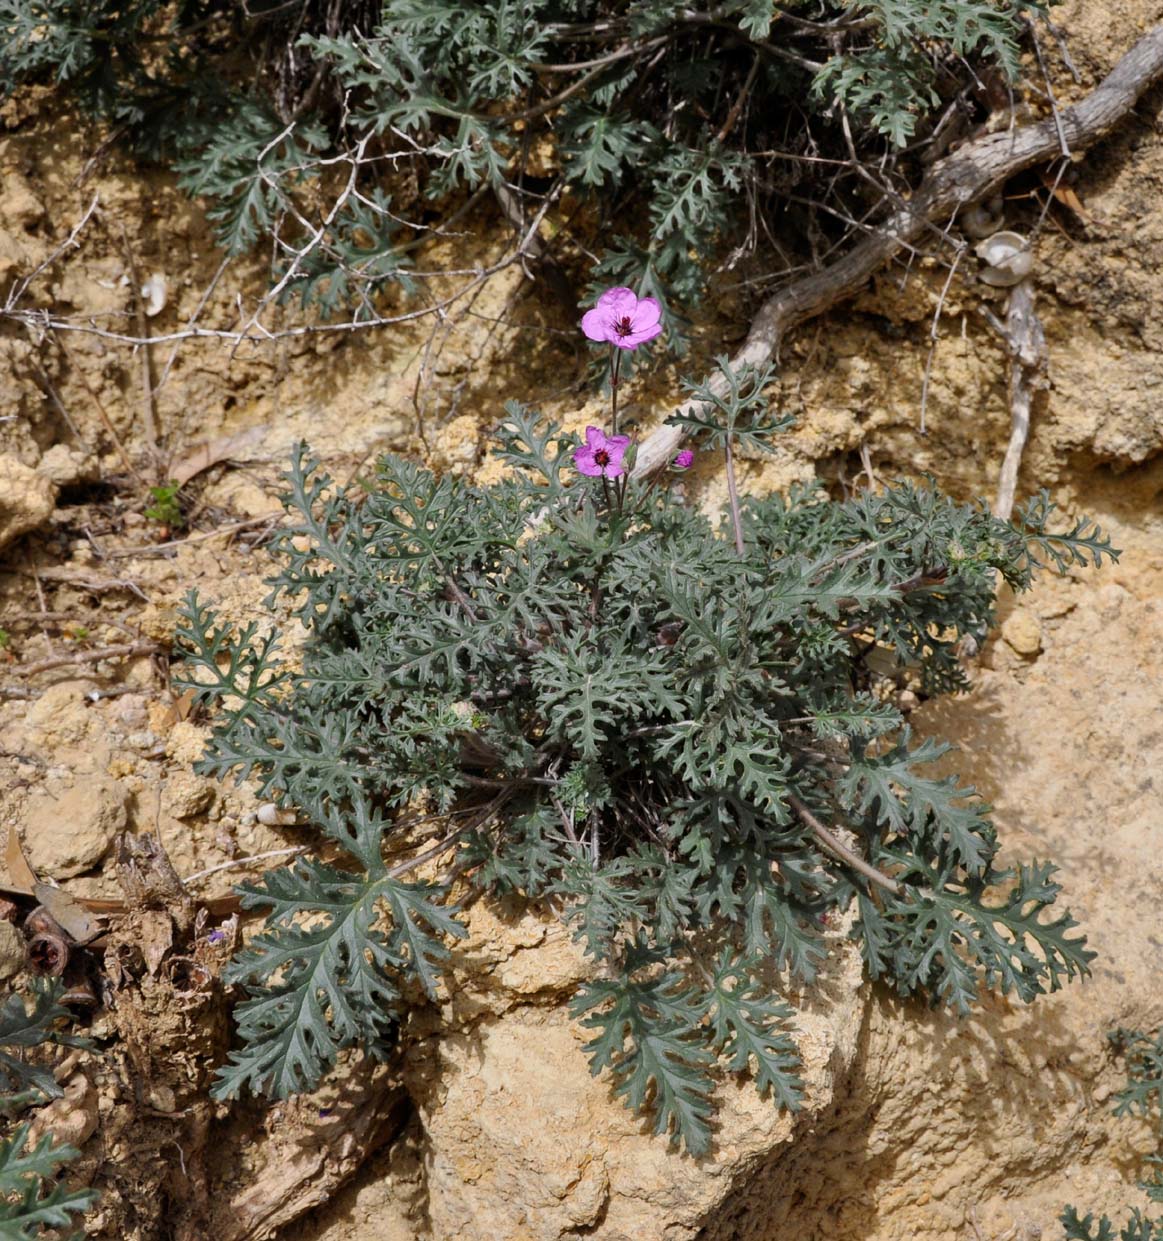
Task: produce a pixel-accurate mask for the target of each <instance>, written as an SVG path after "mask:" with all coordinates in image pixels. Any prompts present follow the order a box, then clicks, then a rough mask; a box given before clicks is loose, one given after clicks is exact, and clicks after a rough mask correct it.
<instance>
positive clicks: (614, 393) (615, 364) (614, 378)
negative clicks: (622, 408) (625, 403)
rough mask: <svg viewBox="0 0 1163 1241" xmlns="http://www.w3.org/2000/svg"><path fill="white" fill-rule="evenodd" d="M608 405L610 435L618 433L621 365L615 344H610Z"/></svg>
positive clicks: (620, 356)
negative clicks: (619, 374) (609, 410)
mask: <svg viewBox="0 0 1163 1241" xmlns="http://www.w3.org/2000/svg"><path fill="white" fill-rule="evenodd" d="M610 353H611V357H610V405H611V421H612V422H613V424H614V429H613V431H611V432H610V434H611V435H617V434H618V371H619V370H620V369H621V367H622V351H621V349H619V348H618V346H617V345H611V346H610Z"/></svg>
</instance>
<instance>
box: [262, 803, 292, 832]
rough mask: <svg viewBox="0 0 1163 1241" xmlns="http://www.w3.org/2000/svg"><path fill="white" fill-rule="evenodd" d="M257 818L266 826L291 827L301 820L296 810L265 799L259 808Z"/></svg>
mask: <svg viewBox="0 0 1163 1241" xmlns="http://www.w3.org/2000/svg"><path fill="white" fill-rule="evenodd" d="M256 818H257V819H258V821H259V822H260V823H262V824H263V825H264V826H265V827H290V826H291V825H292V824H293V823H297V822H298V821H299V816H298V814H297V813H296V812H295V811H294V810H290V809H284V808H283V807H281V806H277V805H276V804H275V803H274V802H273V801H264V802H263V804H262V805H261V806H259V808H258V814H257V815H256Z"/></svg>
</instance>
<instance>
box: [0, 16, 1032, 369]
mask: <svg viewBox="0 0 1163 1241" xmlns="http://www.w3.org/2000/svg"><path fill="white" fill-rule="evenodd" d="M1045 7H1046V5H1045V4H1044V3H1042V0H937V2H935V3H934V2H932V0H862V2H861V3H858V4H852V3H847V2H846V0H820V2H819V3H815V4H810V5H805V4H803V3H800V2H796V0H793V2H791V3H787V4H784V5H778V6H776V5H772V4H771V3H768V2H766V0H728V3H725V4H724V3H710V2H706V3H696V4H691V3H687V2H686V0H683V2H682V3H678V0H630V2H629V3H624V4H613V3H611V2H610V0H383V2H382V3H373V2H372V0H352V2H349V3H345V4H343V5H340V6H336V5H333V4H325V3H322V0H303V2H302V3H297V4H263V5H247V6H242V9H243V11H241V12H240V11H239V6H237V5H235V4H232V3H228V2H227V0H182V2H181V3H178V4H169V5H163V4H161V3H159V2H158V0H132V2H131V3H117V4H113V3H111V2H110V0H99V2H97V3H87V2H86V3H82V2H80V0H0V95H6V94H10V93H12V92H13V91H15V90H16V89H17V88H18V87H19V86H20V85H21V84H23V83H26V82H37V81H52V82H54V83H55V84H57V85H58V86H59V88H60V89H61V90H62V91H67V92H70V93H71V94H72V95H73V96H74V97H75V98H76V99H77V101H78V103H79V105H80V108H81V111H82V112H83V113H86V114H88V115H90V116H93V117H94V118H96V119H99V120H100V121H102V122H108V123H111V124H112V125H113V126H114V127H115V133H116V135H117V136H118V137H119V138H122V139H127V140H130V141H132V142H133V143H134V144H135V145H136V147H137V149H138V150H140V151H142V152H144V153H146V154H148V155H150V156H151V157H154V158H159V159H162V160H164V161H166V162H168V163H170V164H172V165H173V166H175V167H176V168H177V169H178V171H179V172H180V174H181V182H182V185H183V186H184V187H185V188H186V190H188V191H189V192H190V193H191V194H193V195H197V196H200V197H202V198H204V199H205V200H206V201H207V202H208V203H209V205H210V215H211V218H212V220H213V221H214V224H215V226H216V228H217V231H218V236H219V240H220V242H221V244H222V246H223V247H224V248H225V249H226V250H227V251H228V252H229V253H232V254H233V253H239V252H241V251H244V250H248V249H251V248H253V247H254V246H256V245H262V246H263V247H264V249H265V250H266V251H267V252H269V253H270V254H271V255H272V269H273V270H272V275H273V277H274V278H275V279H277V280H279V281H281V282H282V283H281V290H282V293H283V295H284V297H288V298H292V297H293V298H299V299H301V301H302V303H303V305H304V306H305V307H309V308H311V309H313V310H314V311H315V312H317V313H319V314H321V315H323V316H337V315H340V314H344V315H350V316H351V319H352V321H353V322H361V321H362V322H366V321H368V320H370V319H373V318H375V317H376V315H377V314H379V313H382V312H383V310H384V306H385V299H386V298H387V297H389V296H391V297H395V296H397V295H401V294H402V295H403V296H404V297H407V296H408V295H409V294H410V293H411V292H412V291H413V289H414V288H415V287H416V282H417V279H418V278H417V277H416V276H415V275H414V274H413V273H414V272H415V271H416V270H417V269H419V270H423V269H425V268H426V267H427V264H426V263H416V262H415V254H416V251H417V250H418V249H419V248H421V247H423V246H424V245H425V244H426V242H427V241H428V240H429V239H430V238H432V237H434V236H436V237H439V236H441V235H444V234H445V233H456V232H457V231H458V230H461V229H463V227H464V222H465V221H464V211H465V210H466V200H467V199H468V196H469V195H470V194H472V193H473V192H474V191H477V190H480V189H488V188H493V189H499V188H502V187H504V189H505V191H506V192H507V193H510V194H516V195H517V198H518V200H519V202H520V204H521V209H522V211H523V213H524V215H525V216H526V217H527V218H528V217H531V216H532V215H533V213H535V212H536V211H537V209H538V206H539V205H540V203H541V201H542V196H543V195H544V194H546V193H553V194H555V195H556V194H559V193H560V192H561V191H562V190H565V189H568V191H569V192H570V194H571V195H572V200H573V202H574V203H575V204H576V206H575V207H574V208H573V209H571V215H572V216H574V217H575V218H576V220H577V222H578V225H579V227H580V228H581V229H582V231H583V232H584V233H585V234H587V236H586V244H585V245H584V246H583V250H584V251H585V253H586V254H587V255H589V256H590V259H591V260H592V259H593V258H595V257H596V262H590V270H589V271H588V275H589V276H590V278H591V279H592V280H593V281H594V286H593V287H594V288H601V287H605V286H608V285H610V284H624V285H632V286H634V287H635V288H637V289H638V291H639V292H640V293H642V294H649V295H651V296H657V297H660V298H661V299H662V300H663V301H664V303H666V304H667V305H669V307H670V309H671V312H672V313H671V314H669V315H668V316H667V325H668V337H669V340H670V343H671V344H672V345H678V344H679V343H680V342H681V329H682V324H683V319H682V313H683V308H684V307H689V306H690V305H691V303H692V302H693V301H694V300H696V299H697V298H698V296H699V294H700V291H701V290H702V288H703V286H704V284H705V281H706V279H707V277H708V274H709V271H710V270H711V269H712V268H713V267H714V266H715V265H716V264H718V263H720V262H722V260H723V259H724V258H725V257H726V256H727V255H729V254H730V253H731V252H732V250H734V249H735V248H736V247H738V246H740V245H741V244H742V245H743V246H744V247H748V246H754V245H756V244H757V238H756V219H757V215H761V216H762V218H763V219H764V220H765V221H768V220H769V221H771V224H770V225H765V227H770V228H771V229H773V230H774V231H775V232H777V233H778V234H780V236H781V237H783V238H784V241H781V243H780V245H781V246H783V245H784V244H785V242H786V241H787V240H788V238H789V235H790V236H792V237H794V235H797V234H802V233H803V232H804V231H805V229H810V230H811V231H812V232H813V233H815V234H819V235H820V236H821V237H822V238H823V239H824V240H825V241H826V242H827V245H828V249H829V250H830V251H834V250H835V249H836V247H838V246H842V245H843V244H845V243H846V241H847V240H849V239H850V238H851V236H853V235H855V234H854V232H853V231H852V228H851V225H850V223H845V221H849V222H850V221H852V220H855V219H859V220H861V221H862V225H863V224H866V223H867V222H868V220H869V219H870V218H871V217H872V216H874V215H875V213H876V211H877V210H878V209H882V208H884V207H885V206H886V204H888V203H889V202H891V201H892V198H893V193H892V192H889V191H882V192H879V194H875V195H872V196H870V190H869V186H870V184H871V185H873V186H875V184H876V179H877V177H887V178H888V180H889V181H890V182H892V190H893V191H895V192H897V193H900V192H903V191H904V190H905V189H906V188H907V186H908V185H909V184H910V183H912V182H913V181H915V179H916V177H917V176H918V175H919V171H920V169H921V167H922V165H919V164H917V163H915V162H911V159H912V156H911V155H910V148H909V147H908V145H907V144H910V143H913V144H917V145H918V149H919V147H920V146H923V144H924V143H925V142H926V141H927V140H928V139H929V138H931V137H933V136H934V135H935V133H936V132H937V126H938V120H939V118H944V119H943V120H942V121H941V125H942V127H943V129H944V132H946V133H952V132H954V129H953V128H951V127H950V126H949V124H948V122H950V121H953V122H954V123H955V124H962V125H966V126H967V125H972V124H976V123H978V122H980V121H981V120H983V119H984V118H985V116H986V115H987V113H988V108H989V106H990V104H989V103H988V101H987V100H986V98H985V96H986V95H987V94H988V91H987V90H986V88H985V86H984V83H985V82H987V81H989V80H991V79H997V80H998V81H1000V82H1003V83H1004V82H1006V81H1010V80H1012V79H1013V78H1014V76H1015V75H1016V74H1017V71H1018V69H1019V57H1018V50H1019V43H1020V39H1021V37H1022V35H1023V31H1024V26H1025V22H1026V21H1027V20H1028V19H1031V18H1033V17H1036V16H1037V15H1038V14H1039V13H1041V12H1042V11H1043V10H1044V9H1045ZM845 126H847V128H845ZM355 153H359V154H358V155H357V154H355ZM898 154H900V156H901V158H900V160H899V161H898V160H897V156H898ZM853 156H854V157H855V162H854V163H853V165H852V166H851V167H849V168H847V169H845V168H844V167H843V165H844V164H845V163H846V162H847V161H848V160H849V159H850V158H852V157H853ZM858 164H863V166H864V168H863V170H862V169H860V168H859V167H858V166H857V165H858ZM872 169H875V170H876V174H875V176H873V175H872V174H871V172H870V171H869V170H872ZM862 171H863V174H864V175H863V176H862V175H861V173H862ZM349 173H351V175H352V180H351V183H350V185H348V186H347V188H346V190H344V189H343V187H344V185H345V182H346V181H347V178H348V175H349ZM333 203H334V204H335V206H334V210H332V209H331V207H330V204H333ZM321 204H327V205H321ZM791 244H792V246H793V248H794V245H795V243H794V240H793V241H792V243H791ZM577 253H580V252H575V255H576V254H577ZM295 255H301V256H302V257H301V258H300V259H299V260H298V261H296V260H295V259H294V257H293V256H295ZM786 258H787V255H786V253H784V252H782V251H781V255H780V260H781V261H780V266H782V265H783V263H784V262H785V261H786ZM797 261H798V260H797ZM813 261H815V260H814V256H813Z"/></svg>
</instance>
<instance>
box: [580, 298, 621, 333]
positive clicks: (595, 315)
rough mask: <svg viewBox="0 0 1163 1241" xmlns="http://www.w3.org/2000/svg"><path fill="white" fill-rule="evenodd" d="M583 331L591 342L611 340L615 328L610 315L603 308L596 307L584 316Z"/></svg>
mask: <svg viewBox="0 0 1163 1241" xmlns="http://www.w3.org/2000/svg"><path fill="white" fill-rule="evenodd" d="M581 330H582V331H583V332H584V333H585V334H586V336H588V337H589V339H590V340H609V339H610V337H611V335H612V334H613V331H614V327H613V322H612V320H611V317H610V315H609V313H608V312H607V311H606V310H604V309H603V308H602V307H601V306H595V307H594V308H593V310H587V311H586V312H585V314H584V315H582V321H581Z"/></svg>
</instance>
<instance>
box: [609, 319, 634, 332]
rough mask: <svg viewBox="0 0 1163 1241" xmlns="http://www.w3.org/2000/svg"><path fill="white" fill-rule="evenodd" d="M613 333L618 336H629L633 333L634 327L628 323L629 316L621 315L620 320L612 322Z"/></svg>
mask: <svg viewBox="0 0 1163 1241" xmlns="http://www.w3.org/2000/svg"><path fill="white" fill-rule="evenodd" d="M614 331H615V332H617V333H618V335H619V336H629V335H630V333H631V332H633V331H634V325H633V324H632V323H631V322H630V316H629V315H623V316H622V317H621V318H620V319H616V320H615V321H614Z"/></svg>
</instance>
